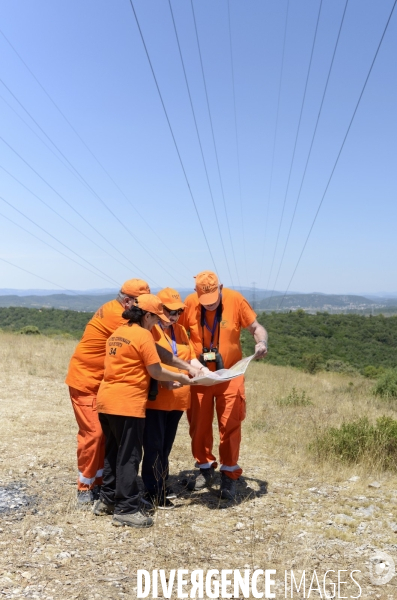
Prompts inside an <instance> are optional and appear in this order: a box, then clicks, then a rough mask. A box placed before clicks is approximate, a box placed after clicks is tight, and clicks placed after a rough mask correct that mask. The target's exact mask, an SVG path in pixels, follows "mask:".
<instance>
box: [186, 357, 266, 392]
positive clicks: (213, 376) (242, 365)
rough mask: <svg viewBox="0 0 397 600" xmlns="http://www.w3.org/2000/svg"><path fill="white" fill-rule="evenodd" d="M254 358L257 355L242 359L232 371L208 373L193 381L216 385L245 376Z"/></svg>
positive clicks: (221, 370) (224, 370) (194, 378)
mask: <svg viewBox="0 0 397 600" xmlns="http://www.w3.org/2000/svg"><path fill="white" fill-rule="evenodd" d="M254 356H255V354H253V355H252V356H247V358H242V359H241V360H239V361H238V362H236V364H235V365H233V366H232V367H230V369H219V371H215V372H214V373H207V374H206V375H204V377H193V379H192V381H197V383H199V384H200V385H216V384H217V383H223V382H224V381H229V380H230V379H234V378H235V377H238V376H239V375H244V373H245V371H246V370H247V367H248V365H249V364H250V362H251V360H252V359H253V358H254Z"/></svg>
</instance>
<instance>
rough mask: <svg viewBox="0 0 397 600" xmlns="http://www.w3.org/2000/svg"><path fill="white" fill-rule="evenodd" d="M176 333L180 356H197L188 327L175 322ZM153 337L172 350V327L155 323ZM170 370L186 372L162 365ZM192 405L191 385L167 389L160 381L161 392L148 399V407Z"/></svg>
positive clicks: (186, 406) (174, 407) (172, 407)
mask: <svg viewBox="0 0 397 600" xmlns="http://www.w3.org/2000/svg"><path fill="white" fill-rule="evenodd" d="M173 330H174V334H175V342H176V350H177V354H178V358H181V359H182V360H185V361H186V362H190V361H191V360H192V358H196V354H195V351H194V347H193V344H191V343H190V342H189V337H188V335H187V333H186V329H185V328H184V327H182V325H179V323H175V325H173ZM152 334H153V338H154V341H155V343H156V344H158V345H159V346H162V347H163V348H165V349H166V350H168V351H169V352H172V337H171V332H170V328H167V329H165V330H164V331H163V330H162V329H161V327H160V326H159V325H155V326H154V327H153V329H152ZM161 366H162V367H164V368H165V369H167V370H168V371H175V372H176V373H185V374H187V371H182V370H181V369H177V368H175V367H170V366H169V365H163V364H162V365H161ZM189 407H190V387H189V386H187V385H185V386H183V387H181V388H178V389H177V390H167V389H165V388H162V387H161V385H160V383H159V393H158V395H157V397H156V400H148V403H147V405H146V408H154V409H157V410H187V409H188V408H189Z"/></svg>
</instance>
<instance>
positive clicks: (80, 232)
mask: <svg viewBox="0 0 397 600" xmlns="http://www.w3.org/2000/svg"><path fill="white" fill-rule="evenodd" d="M0 169H2V170H3V171H4V172H5V173H7V175H9V177H11V178H12V179H14V181H16V182H17V183H18V184H19V185H20V186H21V187H23V188H24V189H25V190H26V191H27V192H29V194H31V195H32V196H34V197H35V198H37V200H38V201H39V202H41V203H42V204H43V205H44V206H46V207H47V208H48V209H49V210H51V211H52V212H53V213H54V214H55V215H57V217H59V218H60V219H62V221H64V222H65V223H67V224H68V225H69V226H70V227H72V229H74V230H75V231H77V233H79V234H80V235H81V236H82V237H84V239H87V240H89V241H90V242H91V243H92V244H94V246H96V247H97V248H99V249H100V250H102V252H104V253H105V254H107V256H109V257H110V258H112V259H113V260H115V261H116V262H118V263H119V264H120V265H122V266H123V267H125V268H127V269H130V268H131V265H132V266H133V267H134V269H138V267H137V266H136V265H134V263H132V262H131V261H129V262H130V264H129V265H127V264H126V263H123V262H122V261H121V260H120V258H118V257H117V256H113V255H112V254H110V252H108V251H107V250H105V248H104V247H103V246H101V245H100V244H98V243H97V242H95V241H94V240H93V239H91V238H90V237H89V236H87V235H86V234H85V233H83V231H81V229H79V228H78V227H76V225H73V223H71V222H70V221H69V220H68V219H66V218H65V217H64V216H62V215H61V214H60V213H59V212H58V211H57V210H55V208H53V207H52V206H51V204H48V202H45V200H43V199H42V198H40V196H38V195H37V194H35V193H34V192H33V191H32V190H31V189H30V188H28V187H27V186H26V185H25V184H24V183H22V181H19V179H17V178H16V177H15V176H14V175H12V173H10V172H9V171H7V169H6V168H5V167H3V166H2V165H0ZM119 254H120V252H119ZM127 260H129V259H127ZM138 270H139V271H140V272H141V273H142V275H143V276H144V277H147V275H145V273H143V271H141V270H140V269H138ZM150 280H151V281H153V283H155V284H156V285H159V284H158V283H156V282H155V281H154V280H153V279H152V278H150Z"/></svg>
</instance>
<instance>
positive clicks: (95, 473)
mask: <svg viewBox="0 0 397 600" xmlns="http://www.w3.org/2000/svg"><path fill="white" fill-rule="evenodd" d="M123 311H124V308H123V307H122V305H121V304H120V302H118V300H111V301H110V302H107V303H106V304H104V305H103V306H101V308H99V309H98V310H97V312H96V313H95V315H94V316H93V317H92V319H91V320H90V321H89V323H88V324H87V326H86V328H85V331H84V334H83V337H82V338H81V341H80V342H79V343H78V344H77V347H76V350H75V352H74V354H73V356H72V358H71V360H70V364H69V370H68V374H67V376H66V380H65V383H66V384H67V385H68V386H69V393H70V399H71V401H72V406H73V410H74V414H75V417H76V421H77V424H78V426H79V431H78V434H77V466H78V470H79V475H78V480H77V487H78V490H80V491H83V490H89V489H92V488H93V487H94V486H95V485H101V484H102V472H103V463H104V454H105V442H104V436H103V433H102V428H101V424H100V422H99V419H98V412H97V406H96V402H97V393H98V389H99V384H100V383H101V381H102V379H103V373H104V360H105V355H106V341H107V339H108V338H109V336H110V335H111V334H112V333H113V332H114V331H115V329H117V328H118V327H119V326H120V325H123V324H124V323H125V319H123V318H122V317H121V315H122V313H123Z"/></svg>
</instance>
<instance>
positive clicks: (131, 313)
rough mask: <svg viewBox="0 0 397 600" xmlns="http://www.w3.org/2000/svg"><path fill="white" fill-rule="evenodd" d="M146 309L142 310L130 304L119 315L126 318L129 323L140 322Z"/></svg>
mask: <svg viewBox="0 0 397 600" xmlns="http://www.w3.org/2000/svg"><path fill="white" fill-rule="evenodd" d="M146 312H147V311H146V310H142V309H141V308H139V306H131V307H130V308H127V310H125V311H124V312H123V314H122V315H121V316H122V317H123V319H127V320H128V323H130V324H131V325H132V324H133V323H138V324H139V325H140V324H141V321H142V318H143V317H144V316H145V315H146Z"/></svg>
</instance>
